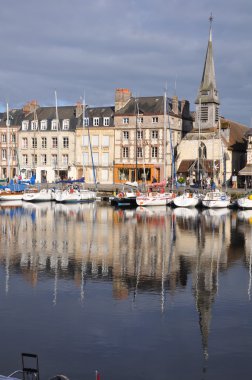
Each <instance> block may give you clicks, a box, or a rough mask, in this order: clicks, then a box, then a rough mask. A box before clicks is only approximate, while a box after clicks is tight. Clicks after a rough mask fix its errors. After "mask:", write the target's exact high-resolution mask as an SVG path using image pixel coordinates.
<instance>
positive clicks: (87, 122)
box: [84, 117, 89, 127]
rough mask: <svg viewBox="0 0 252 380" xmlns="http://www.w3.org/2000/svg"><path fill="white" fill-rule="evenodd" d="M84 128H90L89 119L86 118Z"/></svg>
mask: <svg viewBox="0 0 252 380" xmlns="http://www.w3.org/2000/svg"><path fill="white" fill-rule="evenodd" d="M84 126H85V127H88V126H89V117H84Z"/></svg>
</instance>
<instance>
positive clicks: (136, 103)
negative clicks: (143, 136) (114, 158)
mask: <svg viewBox="0 0 252 380" xmlns="http://www.w3.org/2000/svg"><path fill="white" fill-rule="evenodd" d="M137 109H138V99H137V98H136V99H135V115H136V131H135V139H136V140H135V155H136V168H135V172H136V174H135V181H136V182H137V179H138V178H137V164H138V162H137V129H138V113H137Z"/></svg>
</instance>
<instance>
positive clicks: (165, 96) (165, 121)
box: [163, 88, 167, 179]
mask: <svg viewBox="0 0 252 380" xmlns="http://www.w3.org/2000/svg"><path fill="white" fill-rule="evenodd" d="M166 91H167V88H165V92H164V138H163V140H164V147H163V149H164V179H166V154H167V152H166V150H167V142H166V139H167V136H166V135H167V109H166V102H167V95H166Z"/></svg>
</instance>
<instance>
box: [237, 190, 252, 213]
mask: <svg viewBox="0 0 252 380" xmlns="http://www.w3.org/2000/svg"><path fill="white" fill-rule="evenodd" d="M237 205H238V207H239V208H243V209H252V193H250V194H247V195H246V196H245V197H241V198H238V199H237Z"/></svg>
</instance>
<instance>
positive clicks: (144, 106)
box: [115, 96, 181, 116]
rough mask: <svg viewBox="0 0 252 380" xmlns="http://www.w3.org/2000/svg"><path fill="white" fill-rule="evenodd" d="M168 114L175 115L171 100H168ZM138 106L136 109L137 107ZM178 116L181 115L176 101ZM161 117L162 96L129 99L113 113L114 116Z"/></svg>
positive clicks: (162, 109)
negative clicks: (138, 115)
mask: <svg viewBox="0 0 252 380" xmlns="http://www.w3.org/2000/svg"><path fill="white" fill-rule="evenodd" d="M168 104H169V107H168V108H169V114H171V115H174V116H177V115H175V114H174V113H173V112H172V111H171V110H172V99H168ZM137 105H138V107H137ZM178 109H179V114H180V113H181V101H178ZM138 110H139V114H140V115H162V114H163V113H164V97H163V96H144V97H142V96H141V97H138V98H136V97H131V98H130V100H129V101H128V103H127V104H126V105H125V106H124V107H122V108H121V109H120V110H118V111H117V112H116V113H115V116H134V115H137V114H138ZM167 111H168V110H167Z"/></svg>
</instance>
